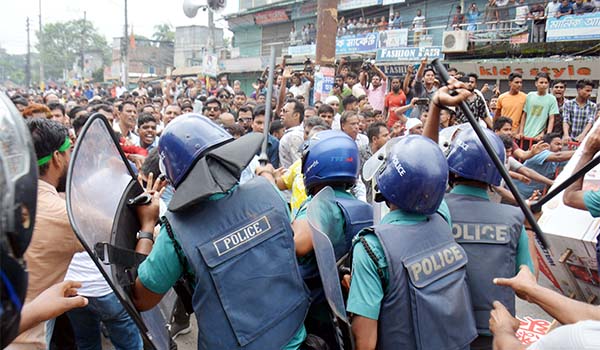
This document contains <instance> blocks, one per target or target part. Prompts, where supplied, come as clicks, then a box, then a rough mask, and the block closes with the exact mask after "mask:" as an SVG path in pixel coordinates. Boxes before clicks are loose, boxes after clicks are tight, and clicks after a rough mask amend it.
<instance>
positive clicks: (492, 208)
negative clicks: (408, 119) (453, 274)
mask: <svg viewBox="0 0 600 350" xmlns="http://www.w3.org/2000/svg"><path fill="white" fill-rule="evenodd" d="M449 89H454V91H455V92H456V94H455V95H454V96H451V95H450V94H449V91H450V90H449ZM469 95H470V92H468V91H467V90H466V87H465V86H464V85H463V84H462V83H460V82H456V81H451V82H450V84H449V86H445V87H442V88H440V89H439V90H438V91H437V92H436V94H435V95H434V97H433V98H432V100H431V103H430V110H429V116H428V118H427V125H426V126H425V131H424V134H425V135H426V136H429V137H430V138H432V139H433V140H437V136H438V129H439V128H438V125H439V111H440V107H442V106H443V105H457V104H458V103H459V102H460V101H462V100H464V99H466V98H467V97H468V96H469ZM484 133H485V135H486V137H487V138H488V140H489V141H490V142H491V144H492V145H493V147H494V150H495V152H496V154H497V155H498V157H499V158H500V160H502V162H504V158H505V152H504V145H503V143H502V141H501V140H500V138H499V137H498V136H497V135H496V134H494V133H493V132H492V131H491V130H489V129H484ZM447 161H448V168H449V170H450V180H449V182H450V185H451V186H452V187H453V189H452V191H451V192H450V193H449V194H448V195H446V197H445V200H446V202H447V203H448V207H449V208H450V213H451V216H452V234H453V236H454V238H455V240H456V241H457V242H458V243H459V244H460V245H461V246H462V247H463V249H464V250H465V251H466V252H467V256H468V258H469V263H468V264H467V276H468V283H469V290H470V291H471V298H472V302H473V308H474V312H475V319H476V322H477V331H478V333H479V337H478V338H477V339H476V340H475V341H474V342H473V343H472V344H471V349H492V337H491V333H490V330H489V318H490V312H491V310H492V309H493V305H492V303H493V301H494V300H498V301H500V302H502V304H504V305H506V306H507V307H508V309H509V310H510V312H511V314H512V315H513V316H514V315H515V293H514V291H512V290H510V289H508V288H502V287H499V286H495V285H494V284H493V282H492V280H493V279H494V278H495V277H502V278H509V277H512V276H514V275H515V274H517V272H518V267H519V266H520V265H527V266H529V268H530V269H531V270H533V267H532V266H533V263H532V260H531V256H530V253H529V244H528V238H527V234H526V233H525V230H524V228H523V220H524V216H523V213H522V212H521V211H520V210H519V208H516V207H512V206H509V205H505V204H498V203H493V202H490V200H489V197H488V194H487V189H488V188H489V186H490V185H494V186H499V185H500V181H501V176H500V173H499V172H498V170H497V169H496V167H495V166H494V163H493V162H492V159H491V158H490V156H489V155H488V154H487V152H486V151H485V148H484V147H483V144H482V143H481V141H479V139H478V138H477V135H476V134H475V131H473V129H470V128H468V129H465V130H462V131H461V132H460V133H459V134H458V135H457V136H456V137H455V138H454V140H453V141H452V143H451V145H450V148H449V153H448V157H447Z"/></svg>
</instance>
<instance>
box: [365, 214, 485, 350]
mask: <svg viewBox="0 0 600 350" xmlns="http://www.w3.org/2000/svg"><path fill="white" fill-rule="evenodd" d="M374 231H375V234H376V235H377V237H378V238H379V241H380V242H381V245H382V246H383V250H384V253H385V257H386V260H387V262H388V272H389V283H388V285H387V287H386V289H385V290H384V296H383V300H382V303H381V313H380V315H379V321H378V324H379V327H378V336H377V349H383V350H396V349H419V350H420V349H423V350H428V349H454V350H457V349H469V344H470V343H471V342H472V341H473V339H475V337H477V331H476V328H475V319H474V316H473V308H472V305H471V298H470V296H469V289H468V286H467V283H466V269H465V265H466V264H467V255H466V253H465V251H464V250H463V249H462V248H461V247H460V245H458V244H457V243H456V242H455V241H454V239H453V238H452V233H451V231H450V226H449V225H448V223H447V222H446V221H445V220H444V219H443V218H442V217H441V216H440V215H439V214H434V215H432V216H430V217H429V218H428V220H427V221H425V222H422V223H418V224H415V225H393V224H384V225H378V226H375V227H374ZM363 232H368V231H363ZM361 234H362V233H361Z"/></svg>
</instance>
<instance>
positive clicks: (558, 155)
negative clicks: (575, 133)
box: [515, 133, 574, 198]
mask: <svg viewBox="0 0 600 350" xmlns="http://www.w3.org/2000/svg"><path fill="white" fill-rule="evenodd" d="M543 141H544V142H545V143H547V144H549V145H550V148H549V149H547V150H545V151H542V152H540V153H539V154H537V155H535V156H533V157H532V158H530V159H528V160H527V161H525V163H523V165H525V166H526V167H528V168H531V169H533V170H535V171H536V172H538V173H539V174H541V175H543V176H545V177H547V178H548V179H551V180H552V179H554V178H555V177H556V169H557V168H558V167H560V166H562V165H564V162H566V161H568V160H569V159H571V156H573V153H574V151H562V140H561V139H560V136H559V135H558V134H553V133H550V134H546V135H545V136H544V138H543ZM561 163H562V164H561ZM515 185H516V186H517V189H518V190H519V193H520V194H521V197H523V198H529V197H531V195H532V194H533V191H535V190H538V191H540V192H542V191H543V190H544V187H545V184H543V183H538V182H535V181H533V182H531V183H529V184H527V183H523V182H521V181H515Z"/></svg>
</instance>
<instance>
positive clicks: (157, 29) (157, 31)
mask: <svg viewBox="0 0 600 350" xmlns="http://www.w3.org/2000/svg"><path fill="white" fill-rule="evenodd" d="M152 39H154V40H157V41H171V42H174V41H175V32H174V31H173V27H172V26H171V25H170V24H167V23H163V24H158V25H155V26H154V34H152Z"/></svg>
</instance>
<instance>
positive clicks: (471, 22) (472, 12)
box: [466, 2, 481, 32]
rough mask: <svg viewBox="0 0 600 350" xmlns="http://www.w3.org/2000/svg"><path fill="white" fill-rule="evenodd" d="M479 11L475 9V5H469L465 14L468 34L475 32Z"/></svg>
mask: <svg viewBox="0 0 600 350" xmlns="http://www.w3.org/2000/svg"><path fill="white" fill-rule="evenodd" d="M480 14H481V13H480V12H479V9H478V8H477V4H476V3H474V2H473V3H471V6H469V11H468V12H467V16H466V20H467V24H468V25H467V30H468V31H470V32H474V31H476V30H477V22H478V21H479V15H480Z"/></svg>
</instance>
